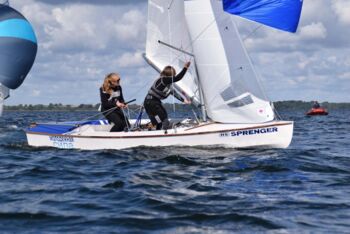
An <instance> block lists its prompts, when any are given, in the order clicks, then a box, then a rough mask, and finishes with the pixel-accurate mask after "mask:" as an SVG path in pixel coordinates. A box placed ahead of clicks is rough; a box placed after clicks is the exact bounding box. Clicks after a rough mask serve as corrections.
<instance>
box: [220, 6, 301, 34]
mask: <svg viewBox="0 0 350 234" xmlns="http://www.w3.org/2000/svg"><path fill="white" fill-rule="evenodd" d="M223 5H224V10H225V11H226V12H228V13H231V14H234V15H238V16H240V17H243V18H246V19H249V20H252V21H256V22H258V23H261V24H265V25H268V26H270V27H273V28H277V29H280V30H284V31H288V32H296V30H297V27H298V24H299V19H300V14H301V9H302V6H303V0H223Z"/></svg>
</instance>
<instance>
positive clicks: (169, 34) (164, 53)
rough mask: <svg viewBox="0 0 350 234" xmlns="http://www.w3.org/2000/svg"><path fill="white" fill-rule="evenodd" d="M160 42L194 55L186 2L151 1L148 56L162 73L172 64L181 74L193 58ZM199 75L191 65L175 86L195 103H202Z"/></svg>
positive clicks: (149, 5)
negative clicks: (197, 75) (200, 101)
mask: <svg viewBox="0 0 350 234" xmlns="http://www.w3.org/2000/svg"><path fill="white" fill-rule="evenodd" d="M159 41H161V42H164V43H167V44H169V45H171V46H174V47H176V48H180V49H182V50H184V51H187V52H189V53H192V46H191V40H190V36H189V32H188V28H187V24H186V19H185V14H184V1H183V0H175V1H174V0H149V1H148V25H147V42H146V55H145V57H146V60H147V61H148V62H149V63H151V64H152V65H153V66H154V67H155V68H156V69H157V70H158V71H160V70H162V69H163V68H164V67H165V66H168V65H171V66H173V67H174V68H175V69H176V71H177V72H180V71H181V69H182V68H183V66H184V63H185V62H186V61H189V60H190V59H192V57H191V56H189V55H186V54H185V53H183V52H180V51H178V50H175V49H172V48H170V47H168V46H166V45H163V44H161V43H159ZM195 74H196V73H195V69H194V66H191V69H190V70H189V71H188V72H187V74H186V76H185V77H184V78H183V79H182V80H181V81H179V82H176V84H175V85H174V86H175V90H177V92H178V93H179V94H180V95H182V96H185V97H187V98H191V99H192V100H193V102H194V103H199V93H198V86H197V84H196V79H195Z"/></svg>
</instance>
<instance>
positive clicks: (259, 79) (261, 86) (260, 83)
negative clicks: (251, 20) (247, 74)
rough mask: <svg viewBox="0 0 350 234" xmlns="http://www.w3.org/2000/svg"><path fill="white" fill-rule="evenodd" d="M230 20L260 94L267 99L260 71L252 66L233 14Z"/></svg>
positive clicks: (251, 60)
mask: <svg viewBox="0 0 350 234" xmlns="http://www.w3.org/2000/svg"><path fill="white" fill-rule="evenodd" d="M230 20H231V22H232V24H233V25H235V26H236V31H237V33H238V38H239V40H240V41H241V43H242V48H243V51H244V54H245V55H246V56H247V58H248V62H249V65H250V68H251V69H252V71H253V73H254V75H255V77H256V81H257V84H258V86H259V88H260V89H261V92H262V95H263V97H264V98H265V100H269V98H268V97H267V94H266V89H265V87H264V86H263V84H262V82H261V76H260V73H258V72H257V71H256V69H255V67H254V66H253V59H252V58H251V57H250V55H249V54H248V51H247V49H246V48H245V46H244V41H242V38H241V37H240V36H239V35H240V34H239V31H238V28H237V25H236V23H235V22H234V20H233V16H232V17H231V18H230ZM261 26H262V25H260V26H259V27H258V28H257V29H259V28H260V27H261ZM257 29H256V30H257ZM256 30H255V31H256Z"/></svg>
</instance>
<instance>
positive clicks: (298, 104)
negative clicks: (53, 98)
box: [4, 101, 350, 111]
mask: <svg viewBox="0 0 350 234" xmlns="http://www.w3.org/2000/svg"><path fill="white" fill-rule="evenodd" d="M312 104H313V102H306V101H277V102H274V106H275V108H276V109H277V110H308V109H310V108H311V107H312ZM320 104H321V106H322V107H325V108H327V109H329V110H332V109H350V103H331V102H323V103H320ZM99 106H100V104H99V103H98V104H80V105H69V104H67V105H65V104H61V103H58V104H53V103H50V104H48V105H44V104H35V105H34V104H19V105H11V106H10V105H5V106H4V110H7V111H98V108H99ZM164 106H165V108H167V109H171V108H172V107H173V104H172V103H165V104H164ZM175 107H176V109H178V110H181V111H186V110H187V109H188V110H189V111H190V110H191V107H190V106H188V105H185V104H180V103H176V104H175ZM129 108H130V109H135V110H136V109H139V108H140V105H137V104H132V105H129Z"/></svg>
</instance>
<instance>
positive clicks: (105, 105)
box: [100, 73, 130, 132]
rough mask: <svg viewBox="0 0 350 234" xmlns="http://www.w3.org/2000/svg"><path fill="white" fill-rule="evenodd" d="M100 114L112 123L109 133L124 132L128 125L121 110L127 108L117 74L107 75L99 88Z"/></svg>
mask: <svg viewBox="0 0 350 234" xmlns="http://www.w3.org/2000/svg"><path fill="white" fill-rule="evenodd" d="M100 97H101V112H102V113H103V115H104V116H105V117H106V119H107V120H108V121H109V122H110V123H114V126H113V127H112V129H111V132H121V131H124V130H126V129H127V128H128V127H129V126H130V124H129V120H128V119H127V117H126V116H125V115H124V113H123V110H122V109H124V108H126V107H127V105H126V104H125V101H124V97H123V90H122V87H121V86H120V76H119V75H118V74H117V73H110V74H108V75H107V76H106V77H105V79H104V82H103V85H102V87H101V88H100Z"/></svg>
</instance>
